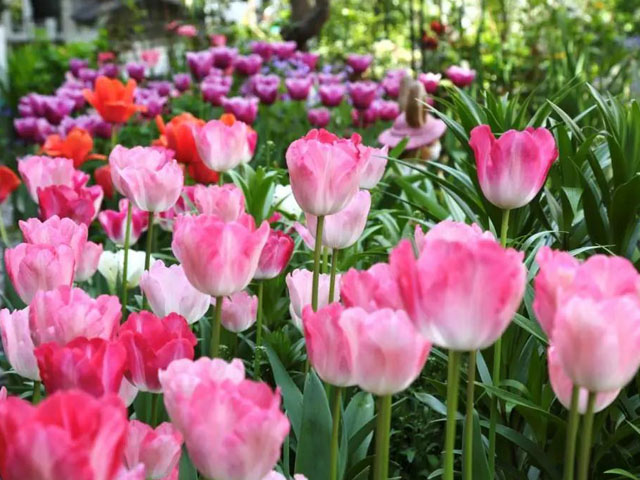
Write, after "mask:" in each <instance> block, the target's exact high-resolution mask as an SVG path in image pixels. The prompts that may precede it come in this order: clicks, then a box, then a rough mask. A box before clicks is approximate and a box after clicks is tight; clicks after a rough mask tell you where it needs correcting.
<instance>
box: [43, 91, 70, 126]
mask: <svg viewBox="0 0 640 480" xmlns="http://www.w3.org/2000/svg"><path fill="white" fill-rule="evenodd" d="M75 105H76V103H75V102H74V101H73V100H71V99H69V98H65V97H54V96H46V97H45V100H44V116H45V118H46V119H47V120H48V121H49V123H51V124H53V125H59V124H60V122H61V121H62V119H63V118H64V117H66V116H67V115H69V114H70V113H71V112H72V111H73V109H74V107H75Z"/></svg>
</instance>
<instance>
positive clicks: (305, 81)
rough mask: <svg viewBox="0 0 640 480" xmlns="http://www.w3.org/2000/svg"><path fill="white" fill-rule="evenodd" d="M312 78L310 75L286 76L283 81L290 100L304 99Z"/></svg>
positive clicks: (309, 88)
mask: <svg viewBox="0 0 640 480" xmlns="http://www.w3.org/2000/svg"><path fill="white" fill-rule="evenodd" d="M312 83H313V79H312V78H311V77H302V78H295V77H293V78H287V79H285V81H284V85H285V87H287V92H288V93H289V97H291V99H292V100H306V99H307V97H308V96H309V92H310V91H311V85H312Z"/></svg>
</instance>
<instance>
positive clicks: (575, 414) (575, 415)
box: [562, 385, 580, 480]
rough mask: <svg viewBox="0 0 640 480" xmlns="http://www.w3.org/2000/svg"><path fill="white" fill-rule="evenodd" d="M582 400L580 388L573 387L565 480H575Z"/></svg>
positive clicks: (566, 444) (568, 426)
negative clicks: (579, 404) (580, 403)
mask: <svg viewBox="0 0 640 480" xmlns="http://www.w3.org/2000/svg"><path fill="white" fill-rule="evenodd" d="M579 399H580V387H578V386H577V385H574V386H573V390H572V391H571V408H570V409H569V421H568V423H567V440H566V442H565V447H564V448H565V450H564V475H563V476H562V478H563V479H564V480H573V475H574V470H575V464H576V439H577V435H578V425H579V424H580V413H579V410H578V401H579Z"/></svg>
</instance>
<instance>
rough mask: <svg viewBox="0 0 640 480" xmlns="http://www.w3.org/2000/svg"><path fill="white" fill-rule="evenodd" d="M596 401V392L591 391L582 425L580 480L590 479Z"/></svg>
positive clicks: (579, 464)
mask: <svg viewBox="0 0 640 480" xmlns="http://www.w3.org/2000/svg"><path fill="white" fill-rule="evenodd" d="M595 403H596V394H595V392H589V398H588V400H587V411H586V413H585V414H584V424H583V425H582V439H581V442H580V460H579V462H578V480H588V478H589V460H590V457H591V436H592V434H593V414H594V412H593V409H594V407H595Z"/></svg>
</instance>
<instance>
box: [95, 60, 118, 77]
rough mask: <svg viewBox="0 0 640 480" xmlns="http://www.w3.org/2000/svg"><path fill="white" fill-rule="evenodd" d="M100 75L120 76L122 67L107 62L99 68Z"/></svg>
mask: <svg viewBox="0 0 640 480" xmlns="http://www.w3.org/2000/svg"><path fill="white" fill-rule="evenodd" d="M98 75H103V76H105V77H109V78H118V76H120V67H118V65H116V64H115V63H105V64H104V65H102V66H101V67H100V69H99V70H98Z"/></svg>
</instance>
